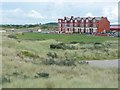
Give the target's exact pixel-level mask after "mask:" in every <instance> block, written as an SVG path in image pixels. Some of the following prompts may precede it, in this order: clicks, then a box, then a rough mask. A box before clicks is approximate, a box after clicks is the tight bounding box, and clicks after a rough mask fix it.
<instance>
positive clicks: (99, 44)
mask: <svg viewBox="0 0 120 90" xmlns="http://www.w3.org/2000/svg"><path fill="white" fill-rule="evenodd" d="M94 47H95V48H96V49H101V48H104V45H103V44H102V43H97V42H96V43H94Z"/></svg>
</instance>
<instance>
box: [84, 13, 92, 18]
mask: <svg viewBox="0 0 120 90" xmlns="http://www.w3.org/2000/svg"><path fill="white" fill-rule="evenodd" d="M85 16H86V17H89V16H90V17H93V14H92V13H91V12H89V13H87V14H86V15H85Z"/></svg>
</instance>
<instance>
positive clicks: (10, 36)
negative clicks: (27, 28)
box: [8, 34, 17, 39]
mask: <svg viewBox="0 0 120 90" xmlns="http://www.w3.org/2000/svg"><path fill="white" fill-rule="evenodd" d="M8 37H9V38H14V39H17V37H16V36H15V35H12V34H11V35H8Z"/></svg>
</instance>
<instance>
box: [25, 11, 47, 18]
mask: <svg viewBox="0 0 120 90" xmlns="http://www.w3.org/2000/svg"><path fill="white" fill-rule="evenodd" d="M26 15H27V16H28V17H33V18H38V19H43V18H45V17H44V16H42V15H41V13H40V12H38V11H36V10H31V11H29V12H28V14H26Z"/></svg>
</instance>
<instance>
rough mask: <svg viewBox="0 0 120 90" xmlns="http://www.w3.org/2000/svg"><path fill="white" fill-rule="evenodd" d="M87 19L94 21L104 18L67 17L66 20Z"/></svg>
mask: <svg viewBox="0 0 120 90" xmlns="http://www.w3.org/2000/svg"><path fill="white" fill-rule="evenodd" d="M87 18H88V20H93V19H96V20H101V19H102V17H73V16H71V17H70V18H69V17H65V19H66V20H67V21H70V20H82V19H83V20H86V19H87ZM105 18H106V17H105Z"/></svg>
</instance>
